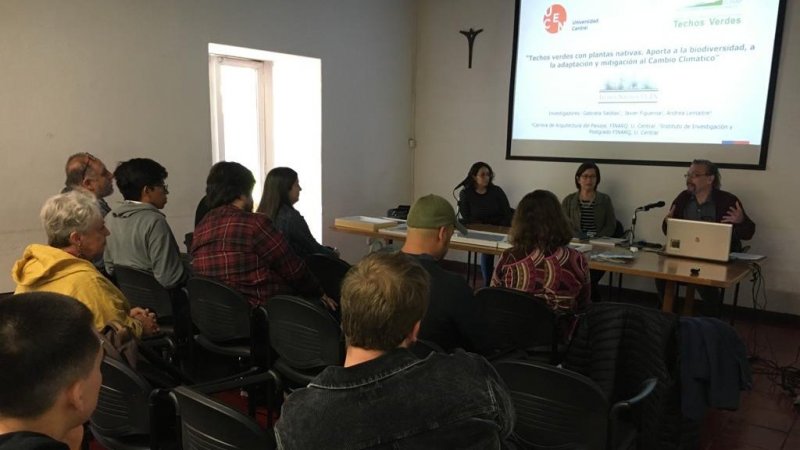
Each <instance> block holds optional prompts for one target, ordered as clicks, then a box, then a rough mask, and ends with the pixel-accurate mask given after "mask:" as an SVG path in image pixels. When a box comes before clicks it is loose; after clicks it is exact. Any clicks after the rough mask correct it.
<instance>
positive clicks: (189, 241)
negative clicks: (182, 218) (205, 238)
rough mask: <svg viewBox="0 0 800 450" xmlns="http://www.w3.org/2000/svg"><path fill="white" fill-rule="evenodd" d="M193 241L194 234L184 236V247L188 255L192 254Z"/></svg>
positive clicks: (189, 233)
mask: <svg viewBox="0 0 800 450" xmlns="http://www.w3.org/2000/svg"><path fill="white" fill-rule="evenodd" d="M192 241H194V232H192V231H190V232H188V233H186V234H184V235H183V245H184V246H185V247H186V253H191V252H192Z"/></svg>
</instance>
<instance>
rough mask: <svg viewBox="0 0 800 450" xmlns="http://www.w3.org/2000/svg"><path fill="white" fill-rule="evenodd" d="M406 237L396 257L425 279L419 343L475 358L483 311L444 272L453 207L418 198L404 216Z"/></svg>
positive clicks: (460, 282) (483, 329)
mask: <svg viewBox="0 0 800 450" xmlns="http://www.w3.org/2000/svg"><path fill="white" fill-rule="evenodd" d="M407 223H408V234H407V236H406V242H405V244H404V245H403V248H402V250H401V252H403V253H405V254H406V255H409V256H411V257H413V258H414V259H416V261H417V262H418V263H419V264H420V265H421V266H422V267H423V268H425V270H426V271H427V272H428V275H430V277H431V284H430V302H429V304H428V310H427V311H426V313H425V317H424V318H423V319H422V325H421V326H420V330H419V337H420V339H425V340H428V341H432V342H435V343H436V344H438V345H439V346H440V347H442V348H443V349H444V350H446V351H448V352H451V351H453V350H455V349H456V348H463V349H465V350H467V351H471V352H478V351H480V350H482V349H483V347H484V346H485V345H486V344H487V343H488V338H487V332H488V331H487V324H486V318H485V317H484V313H483V306H482V305H481V304H480V302H479V301H478V300H477V299H476V298H475V296H474V295H473V294H472V289H471V288H470V287H469V286H468V285H467V282H466V281H465V280H464V277H462V276H460V275H458V274H456V273H453V272H448V271H446V270H444V269H443V268H442V267H441V266H440V265H439V261H441V260H442V258H444V256H445V255H446V254H447V250H448V248H449V246H450V238H451V237H452V236H453V231H454V230H455V227H456V226H458V227H463V225H461V224H460V223H458V221H457V219H456V213H455V211H453V206H452V205H450V203H449V202H448V201H447V200H445V199H444V198H442V197H439V196H438V195H433V194H430V195H426V196H424V197H420V198H419V199H418V200H417V201H416V202H415V203H414V205H413V206H412V207H411V210H410V211H409V213H408V222H407Z"/></svg>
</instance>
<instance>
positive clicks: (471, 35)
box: [459, 28, 483, 69]
mask: <svg viewBox="0 0 800 450" xmlns="http://www.w3.org/2000/svg"><path fill="white" fill-rule="evenodd" d="M481 31H483V28H481V29H479V30H475V29H472V28H470V29H469V30H461V31H459V33H461V34H463V35H464V36H466V38H467V45H468V46H469V64H468V65H467V68H468V69H472V46H473V44H475V36H477V35H478V34H479V33H480V32H481Z"/></svg>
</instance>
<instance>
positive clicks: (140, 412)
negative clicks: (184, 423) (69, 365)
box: [89, 357, 175, 450]
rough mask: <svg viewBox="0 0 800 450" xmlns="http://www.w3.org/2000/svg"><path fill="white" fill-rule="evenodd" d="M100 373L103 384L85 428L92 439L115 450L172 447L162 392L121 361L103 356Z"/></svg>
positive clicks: (171, 418) (169, 414)
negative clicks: (87, 425) (87, 428)
mask: <svg viewBox="0 0 800 450" xmlns="http://www.w3.org/2000/svg"><path fill="white" fill-rule="evenodd" d="M100 370H101V372H102V374H103V384H102V385H101V386H100V394H99V397H98V399H97V408H95V410H94V413H93V414H92V417H91V419H90V425H89V429H90V430H91V432H92V435H93V436H94V438H95V439H96V440H97V441H98V442H99V443H100V444H101V445H102V446H103V447H105V448H109V449H115V450H146V449H159V448H174V447H175V445H174V444H175V443H174V433H172V429H171V428H170V426H171V425H174V421H175V420H174V411H171V410H170V408H169V406H168V402H167V403H165V404H162V400H163V399H164V398H165V392H164V391H160V390H154V389H153V387H152V386H151V385H150V383H148V382H147V381H146V380H145V379H144V377H142V376H141V375H140V374H138V373H136V372H134V371H133V369H131V368H130V367H128V366H127V365H126V364H125V363H123V362H121V361H117V360H115V359H112V358H109V357H106V358H104V359H103V363H102V365H101V366H100Z"/></svg>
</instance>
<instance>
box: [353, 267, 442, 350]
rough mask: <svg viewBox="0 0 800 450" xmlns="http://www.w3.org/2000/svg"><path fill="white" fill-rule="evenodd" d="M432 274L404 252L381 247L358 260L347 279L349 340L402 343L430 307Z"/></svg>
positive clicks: (378, 345) (367, 344) (365, 344)
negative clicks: (380, 249) (387, 251)
mask: <svg viewBox="0 0 800 450" xmlns="http://www.w3.org/2000/svg"><path fill="white" fill-rule="evenodd" d="M429 289H430V276H429V275H428V272H426V271H425V269H424V268H422V266H420V265H419V263H417V262H416V261H415V260H414V259H412V258H411V257H409V256H407V255H405V254H403V253H386V252H377V253H372V254H370V255H367V256H366V257H365V258H364V259H362V260H361V262H359V263H358V264H356V265H355V266H353V267H352V268H351V269H350V271H349V272H348V273H347V276H346V277H345V279H344V281H343V282H342V300H341V304H342V305H341V306H342V330H343V331H344V335H345V338H346V339H347V345H350V346H354V347H360V348H365V349H369V350H384V351H388V350H391V349H393V348H396V347H398V346H399V345H400V344H401V343H402V342H403V340H404V339H405V338H406V336H408V334H409V333H410V332H411V330H412V329H413V328H414V324H416V323H417V322H419V321H420V320H422V318H423V317H424V316H425V311H426V310H427V309H428V297H429V295H430V293H429Z"/></svg>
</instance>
